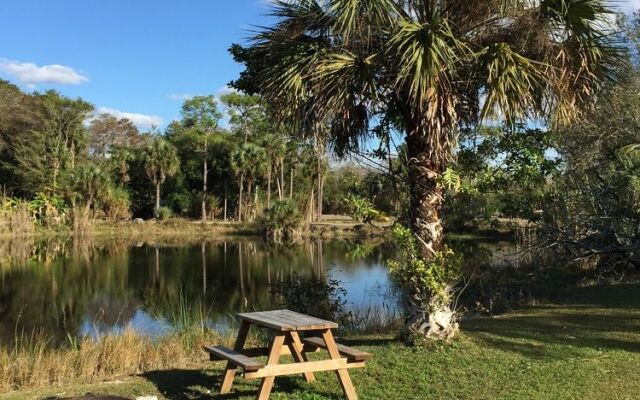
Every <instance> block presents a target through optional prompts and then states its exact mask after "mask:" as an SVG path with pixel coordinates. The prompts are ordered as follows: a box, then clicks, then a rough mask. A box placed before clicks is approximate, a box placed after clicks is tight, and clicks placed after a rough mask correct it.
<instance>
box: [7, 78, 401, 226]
mask: <svg viewBox="0 0 640 400" xmlns="http://www.w3.org/2000/svg"><path fill="white" fill-rule="evenodd" d="M223 121H224V123H223ZM321 146H323V144H321V143H319V142H318V141H317V140H314V139H313V138H309V137H305V136H304V135H299V134H298V133H297V132H295V131H293V130H292V129H291V128H290V127H287V126H284V125H282V124H280V123H277V122H275V121H274V120H273V119H272V118H271V117H270V112H269V109H268V107H267V106H266V105H265V104H264V102H263V101H262V100H261V98H260V97H259V96H255V95H245V94H241V93H235V92H231V93H227V94H224V95H222V96H221V97H220V98H219V99H217V98H216V97H215V96H213V95H208V96H196V97H194V98H192V99H189V100H186V101H185V102H184V104H183V105H182V108H181V116H180V119H179V120H176V121H173V122H171V123H170V124H169V125H168V126H167V127H166V129H164V131H160V130H159V129H158V128H157V127H153V128H151V129H150V130H149V131H145V132H141V131H140V130H139V129H138V128H137V127H136V126H135V125H134V124H133V123H132V122H131V121H129V120H127V119H124V118H117V117H115V116H113V115H110V114H99V115H96V113H95V109H94V106H93V105H92V104H90V103H88V102H87V101H85V100H83V99H80V98H78V99H71V98H68V97H65V96H63V95H61V94H60V93H58V92H56V91H52V90H50V91H46V92H44V93H38V92H34V93H25V92H23V91H21V90H20V89H19V88H18V87H17V86H15V85H13V84H11V83H9V82H6V81H0V185H1V187H2V189H3V192H4V198H5V199H7V200H6V201H5V204H3V207H4V208H5V209H8V208H11V207H15V205H16V204H17V203H16V199H23V200H27V201H29V202H30V203H29V204H30V208H31V209H32V210H31V211H32V214H33V215H34V216H35V218H37V220H38V221H39V222H41V223H43V224H51V223H54V222H60V221H61V220H65V219H68V218H69V217H70V216H71V214H72V210H73V209H74V208H81V209H83V210H85V212H86V213H88V214H90V216H91V217H92V218H99V219H107V220H114V221H118V220H126V219H130V218H132V217H133V218H137V217H140V218H150V217H156V218H166V217H168V216H170V215H176V216H182V217H189V218H194V219H201V220H203V221H205V220H212V219H223V220H237V221H254V220H256V219H257V218H258V217H260V216H261V215H263V214H264V212H265V210H266V209H268V208H269V207H271V206H272V205H274V203H282V202H287V203H291V207H289V208H292V209H294V210H295V212H296V213H300V215H301V216H302V217H304V218H306V220H308V221H313V220H318V219H319V218H320V216H321V215H322V213H323V212H329V213H333V212H335V213H346V212H348V209H347V208H346V207H345V205H344V204H345V203H344V199H345V198H346V197H347V196H348V195H349V194H352V193H358V195H362V196H366V197H370V198H372V199H375V198H376V196H378V195H379V194H380V193H381V192H382V191H383V190H384V187H381V186H373V185H368V184H366V182H365V181H370V180H379V181H385V180H387V177H385V175H384V174H382V173H379V172H371V171H366V170H365V169H362V168H360V167H357V166H354V165H347V166H344V165H342V166H337V165H334V166H332V165H331V163H330V162H329V160H328V156H327V152H326V151H324V149H323V148H322V147H321ZM326 182H329V191H328V192H325V190H324V187H325V186H326ZM363 182H365V183H363ZM386 203H389V201H386ZM382 206H383V208H385V207H386V208H387V209H389V207H387V206H384V205H382Z"/></svg>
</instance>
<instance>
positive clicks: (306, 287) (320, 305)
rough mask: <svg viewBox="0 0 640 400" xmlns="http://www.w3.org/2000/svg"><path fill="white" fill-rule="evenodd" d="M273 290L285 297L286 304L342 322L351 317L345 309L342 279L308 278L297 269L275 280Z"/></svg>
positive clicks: (344, 292)
mask: <svg viewBox="0 0 640 400" xmlns="http://www.w3.org/2000/svg"><path fill="white" fill-rule="evenodd" d="M271 292H272V293H273V294H274V295H276V296H278V297H279V298H280V299H281V300H282V302H283V306H285V307H286V308H288V309H290V310H292V311H297V312H300V313H303V314H307V315H312V316H314V317H317V318H322V319H327V320H329V321H337V322H338V323H340V324H344V323H347V322H348V321H349V319H350V317H351V314H350V313H349V312H347V311H346V310H345V306H346V304H347V300H346V295H347V292H346V290H345V289H344V288H343V287H342V286H341V283H340V281H338V280H333V279H331V280H328V281H327V280H325V279H321V278H316V277H310V278H304V277H302V276H300V275H298V274H296V273H294V274H293V275H291V277H289V278H287V279H285V280H283V281H280V282H276V283H275V284H273V285H272V286H271Z"/></svg>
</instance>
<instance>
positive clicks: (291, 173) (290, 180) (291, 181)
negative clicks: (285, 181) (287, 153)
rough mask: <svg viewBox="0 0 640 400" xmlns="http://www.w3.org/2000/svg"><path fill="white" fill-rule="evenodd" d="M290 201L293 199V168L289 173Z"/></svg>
mask: <svg viewBox="0 0 640 400" xmlns="http://www.w3.org/2000/svg"><path fill="white" fill-rule="evenodd" d="M289 199H293V168H291V170H290V171H289Z"/></svg>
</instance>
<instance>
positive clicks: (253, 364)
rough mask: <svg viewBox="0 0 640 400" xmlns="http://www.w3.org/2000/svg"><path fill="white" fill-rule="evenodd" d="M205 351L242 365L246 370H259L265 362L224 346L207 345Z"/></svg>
mask: <svg viewBox="0 0 640 400" xmlns="http://www.w3.org/2000/svg"><path fill="white" fill-rule="evenodd" d="M204 349H205V351H207V352H208V353H209V354H211V355H213V356H214V357H217V358H220V359H223V360H227V361H231V362H232V363H233V364H235V365H237V366H239V367H242V368H243V369H244V370H245V371H257V370H259V369H260V368H263V367H264V364H263V363H261V362H260V361H258V360H256V359H255V358H251V357H247V356H246V355H244V354H242V353H238V352H236V351H233V350H231V349H227V348H226V347H223V346H213V347H208V346H205V348H204Z"/></svg>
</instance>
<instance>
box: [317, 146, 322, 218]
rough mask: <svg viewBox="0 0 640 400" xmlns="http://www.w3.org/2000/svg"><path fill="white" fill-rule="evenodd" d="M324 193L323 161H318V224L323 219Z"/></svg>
mask: <svg viewBox="0 0 640 400" xmlns="http://www.w3.org/2000/svg"><path fill="white" fill-rule="evenodd" d="M323 191H324V176H323V175H322V165H321V160H320V159H318V190H317V195H318V199H317V203H318V206H317V209H316V212H317V215H316V220H317V221H318V222H320V220H321V219H322V198H323Z"/></svg>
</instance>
